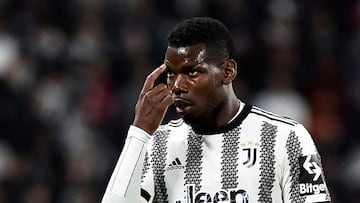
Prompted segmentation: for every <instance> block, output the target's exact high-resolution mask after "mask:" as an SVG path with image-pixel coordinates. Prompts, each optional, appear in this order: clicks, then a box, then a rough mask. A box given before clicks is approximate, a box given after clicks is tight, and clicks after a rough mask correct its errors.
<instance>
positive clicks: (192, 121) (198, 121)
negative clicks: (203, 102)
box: [182, 112, 217, 134]
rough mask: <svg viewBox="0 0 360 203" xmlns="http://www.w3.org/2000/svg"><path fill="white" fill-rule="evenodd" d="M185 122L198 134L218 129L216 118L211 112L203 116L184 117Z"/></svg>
mask: <svg viewBox="0 0 360 203" xmlns="http://www.w3.org/2000/svg"><path fill="white" fill-rule="evenodd" d="M182 118H183V120H184V122H185V123H186V124H188V125H190V126H191V127H192V129H193V130H194V132H196V133H198V134H203V133H208V132H211V131H213V130H215V129H216V127H217V126H216V121H215V119H214V118H215V117H214V116H213V115H212V113H210V112H205V113H203V114H201V115H196V116H194V115H182Z"/></svg>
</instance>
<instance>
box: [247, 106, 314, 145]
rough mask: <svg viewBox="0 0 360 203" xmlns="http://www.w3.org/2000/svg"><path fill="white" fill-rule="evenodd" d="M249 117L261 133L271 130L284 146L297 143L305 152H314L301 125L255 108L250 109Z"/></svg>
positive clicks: (307, 133) (308, 134) (308, 135)
mask: <svg viewBox="0 0 360 203" xmlns="http://www.w3.org/2000/svg"><path fill="white" fill-rule="evenodd" d="M249 116H250V117H251V119H252V120H251V121H252V122H257V123H258V126H259V127H260V128H261V130H262V131H263V130H264V131H266V130H267V129H272V130H273V133H274V135H276V136H277V137H278V139H277V140H278V141H279V142H281V143H283V144H284V145H293V144H296V143H298V144H299V145H300V146H301V147H302V149H304V150H305V151H314V149H315V146H314V142H313V139H312V136H311V135H310V133H309V131H308V130H307V129H306V128H305V127H304V125H303V124H302V123H299V122H297V121H295V120H293V119H291V118H288V117H285V116H281V115H278V114H276V113H273V112H270V111H266V110H264V109H262V108H259V107H256V106H253V107H252V108H251V111H250V113H249Z"/></svg>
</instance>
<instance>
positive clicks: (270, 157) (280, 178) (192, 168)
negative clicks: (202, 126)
mask: <svg viewBox="0 0 360 203" xmlns="http://www.w3.org/2000/svg"><path fill="white" fill-rule="evenodd" d="M147 147H148V149H147V153H146V156H145V164H144V167H143V171H142V183H141V190H142V196H143V198H144V199H146V201H148V202H170V203H196V202H231V203H235V202H239V203H240V202H241V203H246V202H266V203H268V202H274V203H280V202H327V201H330V195H329V192H328V189H327V186H326V182H325V179H324V175H323V171H322V167H321V161H320V156H319V154H318V152H317V150H316V147H315V145H314V142H313V140H312V138H311V136H310V135H309V133H308V132H307V130H306V129H305V128H304V127H303V126H302V125H301V124H299V123H297V122H295V121H293V120H291V119H288V118H284V117H280V116H278V115H275V114H272V113H270V112H267V111H264V110H262V109H260V108H257V107H254V106H250V105H245V107H243V108H242V111H241V113H240V114H238V116H237V117H236V118H235V119H233V120H232V121H231V122H230V123H228V124H227V125H226V126H223V127H221V128H219V129H216V131H215V132H211V133H208V134H197V133H196V132H194V131H193V129H192V128H191V126H189V125H187V124H186V123H184V121H183V120H182V119H179V120H174V121H171V122H169V123H168V124H167V125H164V126H161V127H160V128H159V129H158V130H157V132H156V134H155V136H154V138H153V139H152V140H151V141H150V142H149V144H148V146H147Z"/></svg>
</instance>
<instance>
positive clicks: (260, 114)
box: [251, 111, 295, 126]
mask: <svg viewBox="0 0 360 203" xmlns="http://www.w3.org/2000/svg"><path fill="white" fill-rule="evenodd" d="M251 113H254V114H257V115H259V116H263V117H266V118H268V119H270V120H274V121H279V122H282V123H285V124H288V125H291V126H294V125H295V124H293V123H290V122H287V121H284V120H281V119H280V118H279V119H276V118H272V117H270V116H268V115H265V114H262V113H259V112H255V111H251Z"/></svg>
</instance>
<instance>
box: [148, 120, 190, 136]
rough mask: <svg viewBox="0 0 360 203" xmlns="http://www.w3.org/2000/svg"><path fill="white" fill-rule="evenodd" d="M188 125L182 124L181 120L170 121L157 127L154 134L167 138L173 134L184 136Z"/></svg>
mask: <svg viewBox="0 0 360 203" xmlns="http://www.w3.org/2000/svg"><path fill="white" fill-rule="evenodd" d="M188 129H189V125H188V124H186V123H185V122H184V120H183V119H182V118H179V119H175V120H170V121H169V122H167V123H165V124H162V125H160V126H159V127H158V129H157V130H156V132H155V134H166V135H167V136H173V135H174V134H177V135H179V134H184V133H186V132H187V131H188Z"/></svg>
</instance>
